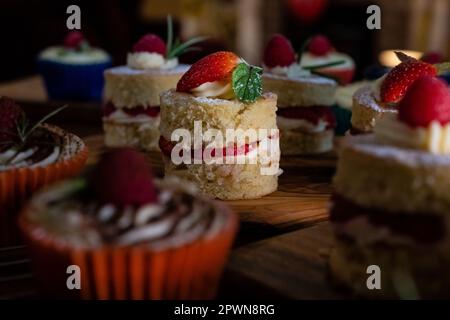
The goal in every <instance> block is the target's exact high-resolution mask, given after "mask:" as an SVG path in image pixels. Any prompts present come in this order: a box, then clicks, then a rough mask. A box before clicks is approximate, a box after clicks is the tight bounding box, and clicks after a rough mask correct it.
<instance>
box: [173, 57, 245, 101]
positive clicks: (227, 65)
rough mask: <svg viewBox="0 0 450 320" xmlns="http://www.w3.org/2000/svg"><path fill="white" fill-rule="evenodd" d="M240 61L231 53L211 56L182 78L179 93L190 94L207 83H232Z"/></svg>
mask: <svg viewBox="0 0 450 320" xmlns="http://www.w3.org/2000/svg"><path fill="white" fill-rule="evenodd" d="M239 60H240V59H239V57H238V56H237V55H235V54H234V53H233V52H229V51H219V52H216V53H213V54H210V55H208V56H206V57H204V58H202V59H200V60H199V61H197V62H196V63H194V64H193V65H192V66H191V68H190V69H189V70H188V71H187V72H186V73H185V74H184V75H183V76H182V77H181V79H180V81H178V84H177V91H178V92H190V91H191V90H192V89H194V88H197V87H198V86H200V85H202V84H204V83H206V82H214V81H225V80H230V81H231V75H232V73H233V71H234V69H235V68H236V66H237V65H238V63H239Z"/></svg>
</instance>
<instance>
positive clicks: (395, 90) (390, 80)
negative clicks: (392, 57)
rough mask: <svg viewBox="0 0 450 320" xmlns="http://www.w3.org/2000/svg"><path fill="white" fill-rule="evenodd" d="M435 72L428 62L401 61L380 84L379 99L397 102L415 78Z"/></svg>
mask: <svg viewBox="0 0 450 320" xmlns="http://www.w3.org/2000/svg"><path fill="white" fill-rule="evenodd" d="M436 73H437V70H436V68H435V67H434V66H433V65H431V64H429V63H426V62H423V61H419V60H415V59H407V60H405V61H403V62H402V63H400V64H399V65H397V66H396V67H394V69H392V70H391V71H390V72H389V73H388V74H387V76H386V78H385V79H384V81H383V83H382V84H381V88H380V96H381V101H383V102H386V103H395V102H399V101H400V100H401V99H402V98H403V96H404V95H405V93H406V90H407V89H408V87H409V86H410V85H411V84H412V83H413V82H414V81H415V80H417V79H418V78H420V77H422V76H435V75H436Z"/></svg>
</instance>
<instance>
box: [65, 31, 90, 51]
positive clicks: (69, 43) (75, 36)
mask: <svg viewBox="0 0 450 320" xmlns="http://www.w3.org/2000/svg"><path fill="white" fill-rule="evenodd" d="M84 40H85V39H84V36H83V34H82V33H81V32H80V31H70V32H69V33H68V34H67V35H66V37H65V38H64V47H66V48H68V49H76V48H78V47H79V46H80V45H81V43H82V42H83V41H84Z"/></svg>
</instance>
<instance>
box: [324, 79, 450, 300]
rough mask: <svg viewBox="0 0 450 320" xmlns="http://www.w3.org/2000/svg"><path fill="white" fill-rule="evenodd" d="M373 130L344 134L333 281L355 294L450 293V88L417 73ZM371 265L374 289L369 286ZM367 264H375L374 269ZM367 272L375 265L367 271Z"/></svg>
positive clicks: (336, 196)
mask: <svg viewBox="0 0 450 320" xmlns="http://www.w3.org/2000/svg"><path fill="white" fill-rule="evenodd" d="M398 109H399V113H398V115H397V114H386V115H385V116H384V117H383V118H382V119H379V121H378V122H377V123H376V125H375V134H370V135H359V136H353V137H347V138H346V141H345V143H344V144H343V145H342V148H341V151H340V158H339V161H338V166H337V172H336V176H335V178H334V186H335V194H334V196H333V199H332V209H331V213H330V219H331V221H332V223H333V227H334V230H335V234H336V242H337V244H336V247H335V249H334V250H333V252H332V254H331V257H330V258H331V259H330V267H331V273H332V275H333V278H334V280H335V281H337V282H338V283H339V284H341V285H344V286H347V287H349V288H351V289H353V291H354V292H355V293H356V294H358V295H363V296H377V297H383V298H404V299H416V298H449V297H450V274H449V271H448V270H449V268H450V251H449V249H450V237H449V235H450V215H449V214H450V194H449V190H450V92H449V89H448V87H447V85H446V84H445V83H443V82H441V81H440V80H438V79H437V78H434V77H429V76H425V77H421V78H419V79H418V80H416V81H415V82H414V83H413V84H412V85H411V86H410V87H409V89H408V91H407V92H406V95H405V96H404V98H403V99H402V101H401V102H400V104H399V107H398ZM369 266H375V267H379V268H380V270H381V277H380V278H379V279H380V282H379V283H378V285H377V284H376V282H372V281H371V282H370V283H371V285H377V287H380V288H381V289H379V290H369V288H368V286H367V281H368V279H369V276H370V275H371V274H372V273H370V274H368V273H367V270H368V267H369ZM372 270H373V269H372ZM371 272H373V271H371Z"/></svg>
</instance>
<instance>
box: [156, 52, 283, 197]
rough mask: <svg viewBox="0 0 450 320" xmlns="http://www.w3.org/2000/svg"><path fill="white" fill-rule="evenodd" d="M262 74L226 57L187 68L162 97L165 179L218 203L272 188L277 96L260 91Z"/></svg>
mask: <svg viewBox="0 0 450 320" xmlns="http://www.w3.org/2000/svg"><path fill="white" fill-rule="evenodd" d="M261 73H262V70H261V69H260V68H258V67H254V66H250V65H248V64H247V63H245V62H243V61H241V59H239V58H238V57H237V56H236V55H235V54H234V53H232V52H225V51H222V52H217V53H214V54H211V55H209V56H207V57H205V58H203V59H201V60H199V61H198V62H197V63H195V64H194V65H192V67H191V68H190V69H189V71H187V72H186V73H185V74H184V76H183V77H182V78H181V79H180V81H179V82H178V85H177V89H176V90H169V91H166V92H164V93H162V94H161V124H160V130H161V138H160V148H161V150H162V153H163V158H164V164H165V174H166V175H168V176H170V175H174V176H178V177H181V178H183V179H186V180H189V181H192V182H194V183H195V184H196V185H197V186H198V187H199V189H200V190H201V191H202V192H203V193H204V194H206V195H208V196H211V197H214V198H219V199H224V200H231V199H251V198H259V197H261V196H264V195H267V194H269V193H271V192H273V191H275V190H276V189H277V186H278V175H279V173H280V172H279V166H278V165H279V157H280V153H279V140H278V130H277V124H276V110H277V106H276V103H277V96H276V95H275V94H272V93H264V94H262V87H261ZM181 158H183V159H181Z"/></svg>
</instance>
